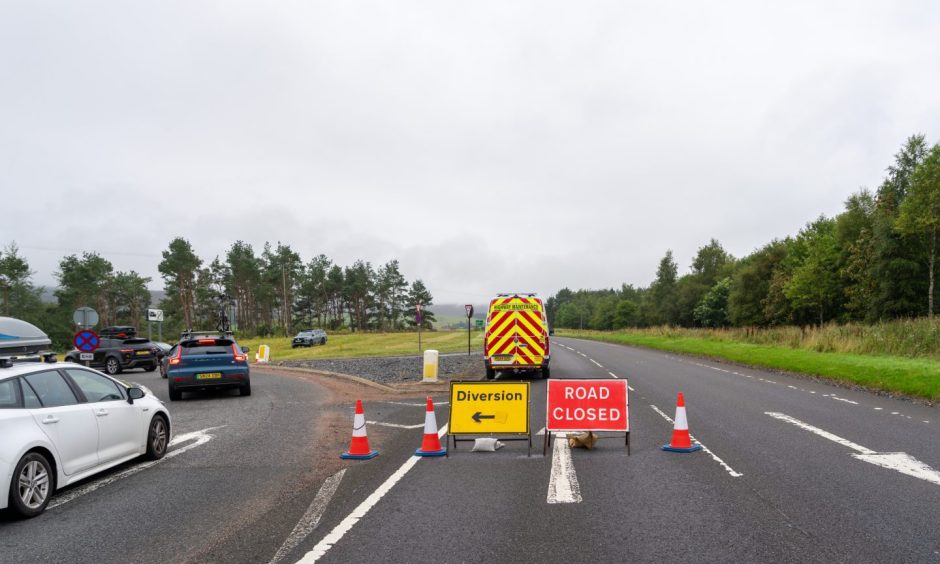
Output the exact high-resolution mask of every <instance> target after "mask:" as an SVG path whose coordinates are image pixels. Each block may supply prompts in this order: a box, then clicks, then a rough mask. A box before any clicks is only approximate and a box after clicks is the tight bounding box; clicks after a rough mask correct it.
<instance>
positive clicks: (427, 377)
mask: <svg viewBox="0 0 940 564" xmlns="http://www.w3.org/2000/svg"><path fill="white" fill-rule="evenodd" d="M437 363H438V353H437V351H436V350H433V349H429V350H426V351H424V379H422V380H421V381H422V382H437Z"/></svg>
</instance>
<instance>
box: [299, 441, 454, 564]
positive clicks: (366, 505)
mask: <svg viewBox="0 0 940 564" xmlns="http://www.w3.org/2000/svg"><path fill="white" fill-rule="evenodd" d="M445 433H447V425H446V424H445V425H444V426H443V427H441V429H440V430H439V431H438V432H437V436H438V437H442V436H444V434H445ZM419 460H421V457H420V456H411V457H410V458H408V460H406V461H405V463H404V464H402V465H401V467H399V468H398V470H396V471H395V473H393V474H392V475H391V476H389V477H388V479H387V480H385V481H384V482H383V483H382V485H381V486H379V487H378V489H376V490H375V491H374V492H372V494H371V495H369V497H367V498H366V499H365V500H364V501H363V502H362V503H360V504H359V505H358V506H357V507H356V508H355V509H353V511H352V513H350V514H349V515H347V516H346V518H345V519H343V520H342V521H340V523H339V525H336V527H334V528H333V530H332V531H330V533H329V534H328V535H326V536H325V537H323V539H321V540H320V542H318V543H317V545H316V546H314V547H313V550H311V551H310V552H308V553H307V554H305V555H304V557H303V558H301V559H300V560H298V561H297V562H298V564H310V563H311V562H316V561H317V560H319V559H320V558H322V557H323V555H325V554H326V553H327V552H328V551H329V550H330V549H331V548H333V545H335V544H336V543H338V542H339V541H340V540H342V538H343V537H344V536H346V533H348V532H349V531H350V530H352V528H353V527H354V526H355V525H356V523H358V522H359V520H360V519H362V518H363V517H365V516H366V514H368V513H369V511H370V510H371V509H372V508H373V507H375V505H376V504H377V503H378V502H379V500H381V499H382V498H383V497H384V496H385V494H387V493H388V492H390V491H391V490H392V488H394V487H395V484H397V483H398V482H399V481H401V479H402V478H404V477H405V474H407V473H408V471H409V470H411V469H412V468H413V467H414V465H415V464H417V463H418V461H419Z"/></svg>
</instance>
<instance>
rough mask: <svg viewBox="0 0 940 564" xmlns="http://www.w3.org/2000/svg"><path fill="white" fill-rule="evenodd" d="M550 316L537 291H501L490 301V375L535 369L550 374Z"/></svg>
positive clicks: (487, 332)
mask: <svg viewBox="0 0 940 564" xmlns="http://www.w3.org/2000/svg"><path fill="white" fill-rule="evenodd" d="M548 334H549V331H548V319H547V318H546V317H545V305H544V304H543V303H542V298H540V297H538V296H537V295H535V294H526V293H518V294H498V295H497V296H496V297H495V298H493V299H492V300H490V308H489V311H488V312H487V314H486V330H485V333H484V336H483V357H484V362H485V363H486V378H487V379H488V380H492V379H493V378H495V377H496V373H497V372H514V373H519V372H535V371H539V372H540V374H541V376H542V378H548V377H549V375H550V374H549V367H548V362H549V360H550V358H551V356H550V354H549V349H548Z"/></svg>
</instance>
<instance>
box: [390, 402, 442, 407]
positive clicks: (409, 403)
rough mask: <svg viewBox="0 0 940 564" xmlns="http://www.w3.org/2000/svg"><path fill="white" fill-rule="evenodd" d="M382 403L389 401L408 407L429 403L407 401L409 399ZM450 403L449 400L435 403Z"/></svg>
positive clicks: (435, 403) (422, 405)
mask: <svg viewBox="0 0 940 564" xmlns="http://www.w3.org/2000/svg"><path fill="white" fill-rule="evenodd" d="M382 403H389V404H392V405H404V406H407V407H424V406H426V405H427V403H426V402H423V401H422V402H420V403H416V402H407V401H383V402H382ZM449 403H450V402H449V401H436V402H434V405H447V404H449Z"/></svg>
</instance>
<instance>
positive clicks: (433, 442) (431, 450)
mask: <svg viewBox="0 0 940 564" xmlns="http://www.w3.org/2000/svg"><path fill="white" fill-rule="evenodd" d="M415 454H416V455H418V456H444V455H445V454H447V449H446V448H441V438H440V437H439V436H437V418H436V417H434V402H433V401H431V396H428V405H427V408H425V410H424V440H423V441H421V448H419V449H418V450H416V451H415Z"/></svg>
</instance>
